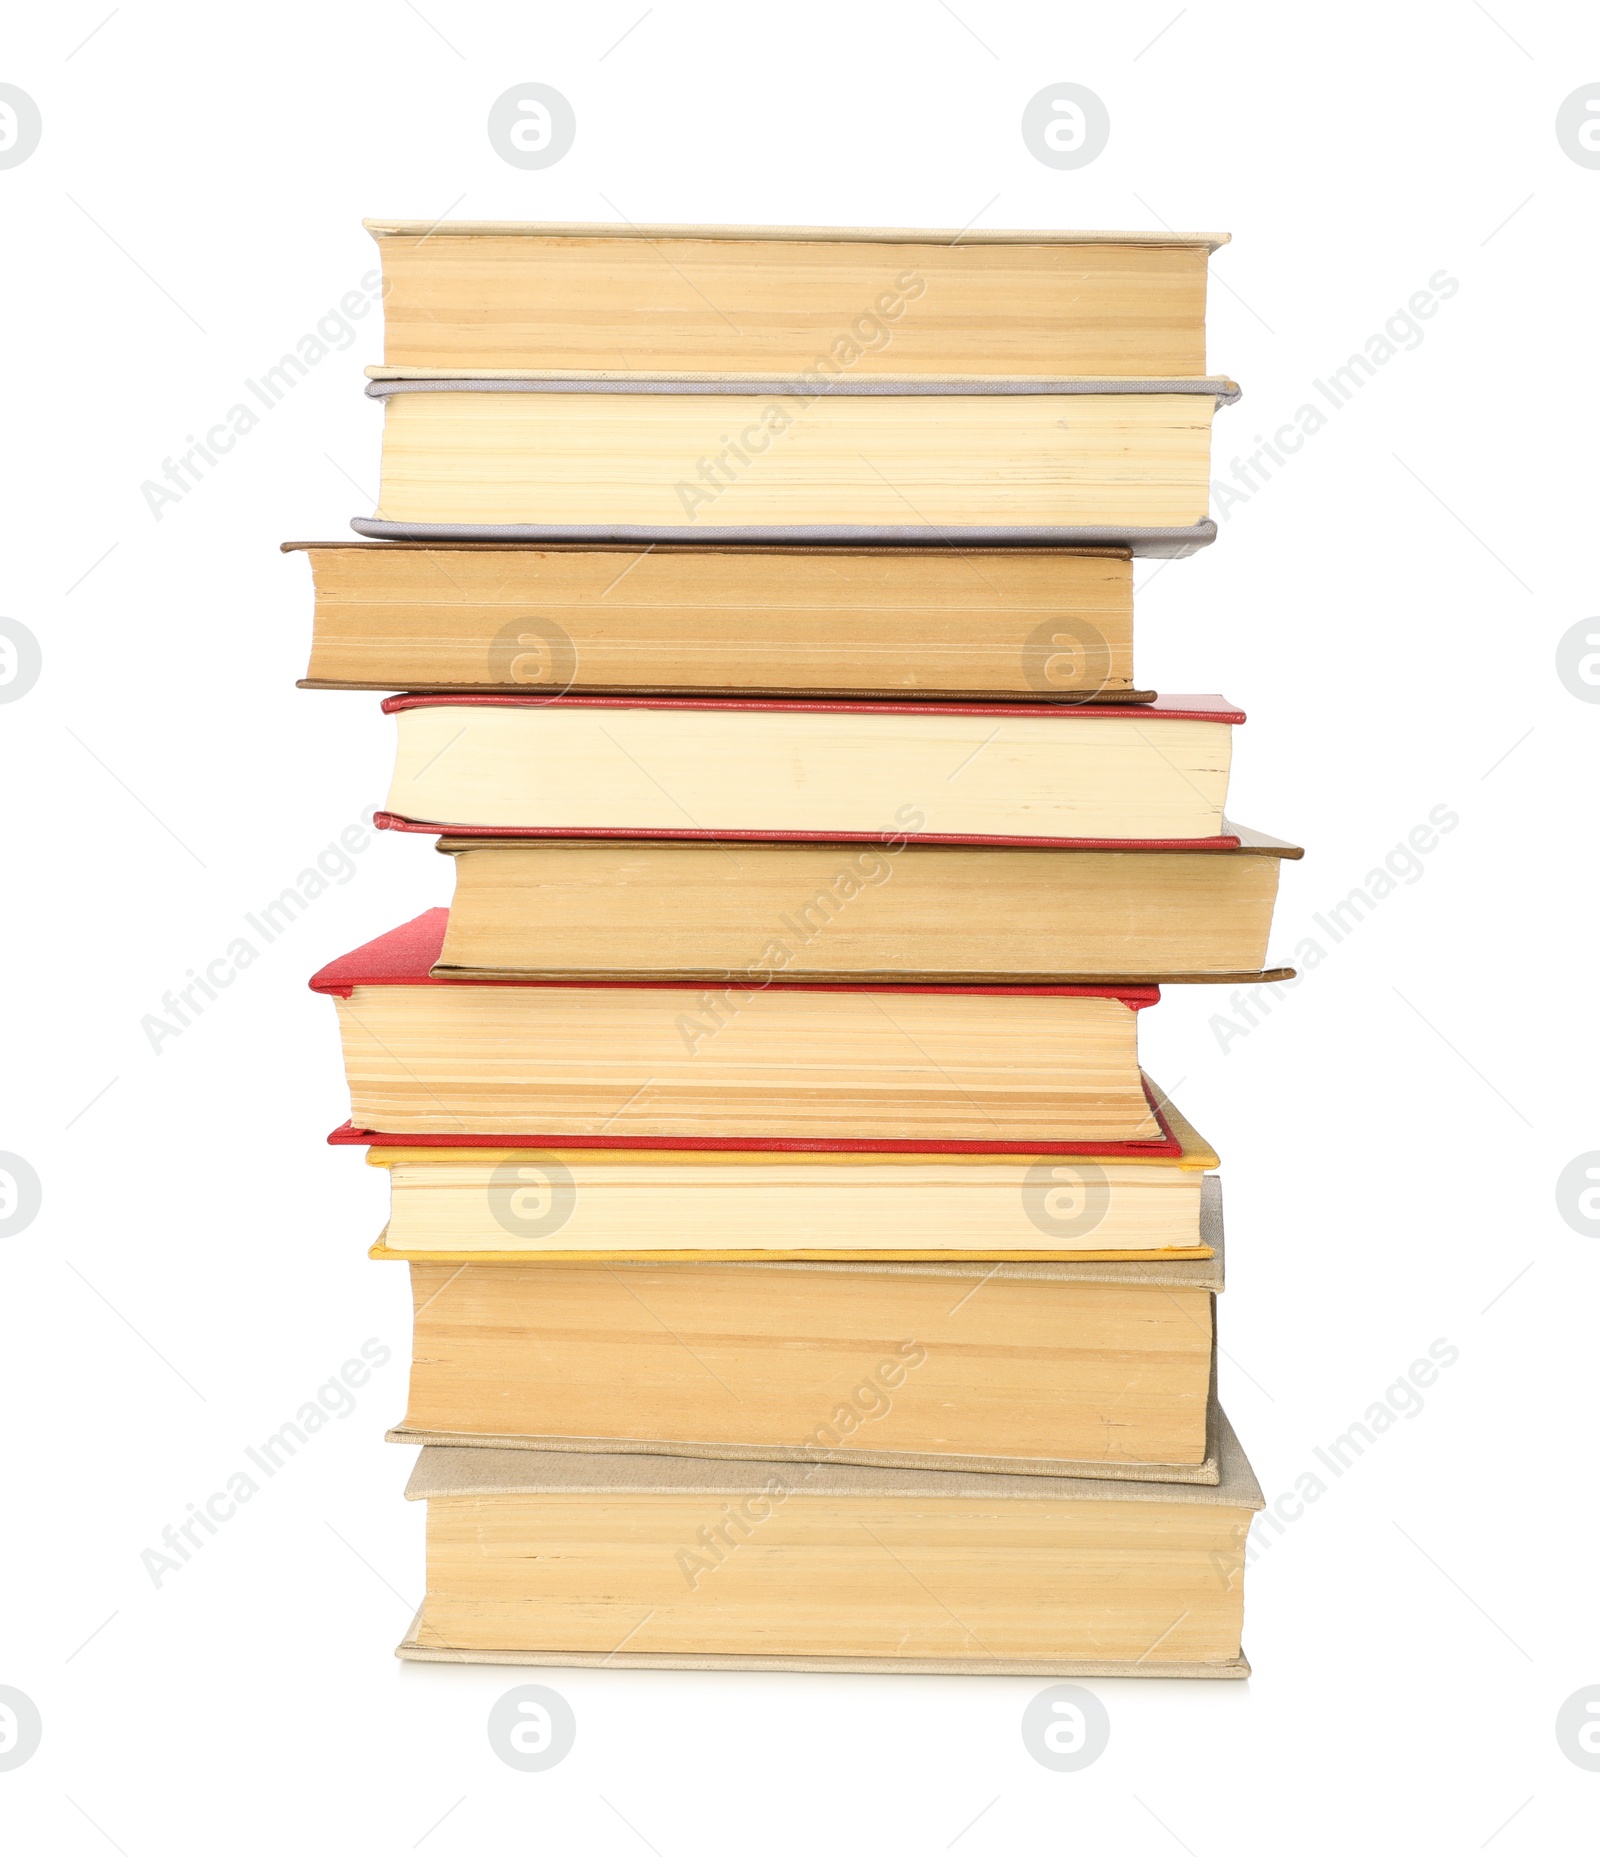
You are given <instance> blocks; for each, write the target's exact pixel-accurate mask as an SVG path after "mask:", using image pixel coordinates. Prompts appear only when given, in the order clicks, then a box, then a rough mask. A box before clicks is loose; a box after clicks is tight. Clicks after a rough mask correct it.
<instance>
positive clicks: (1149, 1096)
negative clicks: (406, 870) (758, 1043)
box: [310, 909, 1183, 1159]
mask: <svg viewBox="0 0 1600 1857" xmlns="http://www.w3.org/2000/svg"><path fill="white" fill-rule="evenodd" d="M449 916H450V912H449V910H447V909H429V910H425V911H424V912H423V914H421V915H420V916H417V917H415V918H413V920H411V921H410V922H405V923H402V924H401V926H400V927H399V928H395V929H390V931H389V932H388V934H387V935H380V936H379V937H378V938H377V940H376V941H369V942H367V943H365V944H364V945H363V946H362V947H360V948H353V949H352V950H351V951H350V953H348V954H342V955H340V956H339V957H338V959H337V960H333V961H330V962H329V963H328V965H327V966H326V967H324V968H323V969H322V970H321V972H320V973H317V974H314V975H313V976H312V979H311V983H310V984H311V988H312V991H313V992H317V993H328V994H333V995H337V996H339V997H340V998H344V999H348V998H349V997H350V994H351V992H352V991H353V990H354V989H355V988H356V987H371V986H389V987H400V986H436V987H479V986H487V987H498V986H514V987H574V986H578V987H596V986H606V987H647V988H653V989H656V990H664V991H676V992H684V991H692V992H697V993H702V992H705V991H707V989H706V988H705V987H703V986H696V987H693V988H685V987H684V984H683V982H682V981H681V980H680V981H660V980H594V979H587V978H586V979H582V980H521V979H518V980H477V979H473V980H441V979H436V978H435V977H434V975H433V972H432V968H433V964H434V962H435V961H437V960H438V958H439V950H440V948H441V947H442V946H443V944H444V931H445V924H446V923H447V922H448V920H449ZM767 985H768V986H773V987H779V988H786V989H790V990H794V991H799V992H811V993H875V992H884V991H893V992H895V993H996V994H1016V995H1020V996H1023V997H1045V998H1049V997H1052V996H1061V995H1067V996H1075V997H1080V998H1090V999H1115V1000H1120V1001H1121V1002H1122V1004H1123V1005H1125V1006H1126V1007H1128V1009H1129V1010H1130V1011H1133V1012H1138V1011H1140V1010H1141V1009H1142V1008H1143V1007H1146V1006H1153V1005H1155V1004H1156V1003H1157V1002H1158V1001H1159V1000H1160V998H1161V989H1160V988H1159V987H1134V986H1116V985H1109V986H1056V987H1051V986H1014V987H1005V986H910V987H902V986H897V987H894V988H893V989H885V988H883V987H877V986H873V985H871V984H864V983H847V982H828V983H824V984H820V985H818V984H815V983H812V982H808V981H804V980H788V981H785V980H772V981H768V982H767ZM1144 1093H1145V1099H1146V1101H1147V1102H1148V1103H1149V1104H1150V1108H1151V1112H1152V1114H1153V1115H1154V1117H1155V1120H1156V1123H1157V1125H1158V1126H1159V1127H1160V1129H1161V1138H1160V1139H1159V1140H1154V1141H1123V1142H1085V1141H1050V1142H1040V1141H1031V1142H1024V1143H1017V1142H1005V1141H800V1140H787V1139H781V1138H777V1137H770V1138H767V1137H749V1138H744V1137H740V1138H737V1139H721V1138H718V1137H713V1136H699V1135H678V1136H660V1135H460V1134H450V1135H403V1134H388V1133H384V1132H382V1131H380V1130H376V1129H358V1128H356V1127H355V1126H354V1125H353V1124H352V1123H349V1122H346V1123H345V1124H344V1125H343V1126H342V1127H341V1128H336V1129H335V1130H334V1131H333V1133H332V1134H331V1135H330V1136H329V1137H328V1140H329V1142H330V1143H332V1144H333V1145H335V1146H372V1147H387V1148H635V1149H646V1150H648V1149H659V1150H668V1149H672V1150H689V1151H700V1152H711V1153H716V1152H723V1153H777V1154H1040V1155H1051V1154H1080V1155H1095V1154H1105V1155H1117V1156H1124V1157H1127V1158H1130V1159H1138V1158H1139V1157H1140V1156H1141V1155H1144V1156H1155V1155H1169V1154H1181V1153H1182V1152H1183V1148H1182V1144H1181V1143H1180V1142H1179V1141H1178V1140H1177V1138H1176V1137H1175V1136H1174V1135H1173V1133H1172V1130H1171V1127H1170V1126H1169V1124H1168V1122H1167V1120H1166V1117H1165V1116H1164V1115H1163V1114H1162V1111H1161V1105H1160V1103H1159V1102H1158V1101H1157V1099H1156V1096H1155V1093H1154V1092H1153V1091H1152V1090H1151V1088H1150V1083H1149V1080H1148V1079H1145V1080H1144Z"/></svg>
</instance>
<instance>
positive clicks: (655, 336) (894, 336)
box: [365, 219, 1228, 381]
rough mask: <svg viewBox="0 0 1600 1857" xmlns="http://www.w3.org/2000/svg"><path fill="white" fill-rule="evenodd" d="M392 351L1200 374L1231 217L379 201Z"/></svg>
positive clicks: (511, 359)
mask: <svg viewBox="0 0 1600 1857" xmlns="http://www.w3.org/2000/svg"><path fill="white" fill-rule="evenodd" d="M365 224H366V228H367V230H368V231H369V232H370V233H371V234H372V235H373V237H374V238H375V239H376V240H377V242H378V249H379V251H380V252H381V254H382V259H383V281H384V313H385V321H386V331H385V346H384V356H383V360H384V369H385V371H394V372H400V373H402V374H403V373H406V372H411V371H415V372H417V373H419V374H428V375H432V374H437V373H439V372H441V371H444V372H449V373H476V374H482V375H486V376H487V375H494V376H513V375H516V374H519V373H525V372H526V373H535V374H548V373H552V372H555V373H562V372H569V371H570V372H575V373H602V374H614V375H636V374H749V375H754V376H759V377H762V378H767V377H770V376H771V375H773V374H778V375H791V374H804V373H805V372H806V371H807V370H808V369H811V368H818V369H819V370H821V371H822V372H824V373H826V372H827V371H828V369H829V366H830V364H831V366H832V367H833V368H835V369H840V368H842V369H848V370H849V371H850V372H852V373H855V374H865V375H879V376H883V377H895V376H905V377H908V378H914V379H917V380H922V381H927V380H936V379H941V378H961V377H968V378H973V379H1004V378H1013V379H1028V378H1040V379H1050V378H1055V377H1059V376H1078V377H1081V378H1085V379H1105V380H1121V379H1126V380H1140V381H1150V380H1168V381H1177V380H1191V379H1194V378H1196V377H1203V376H1204V375H1205V372H1206V336H1205V319H1206V262H1207V259H1208V258H1209V257H1210V254H1211V253H1212V252H1213V251H1215V250H1216V249H1217V248H1218V246H1220V245H1225V244H1226V243H1227V242H1228V234H1227V233H1225V232H975V231H970V230H969V231H964V232H933V231H893V230H887V231H886V230H882V229H876V228H866V229H850V230H841V229H835V228H819V227H793V226H719V227H715V228H712V227H707V226H614V225H604V226H602V225H518V224H514V223H505V222H498V221H485V220H465V221H452V222H447V223H444V224H440V223H438V222H435V223H432V224H429V223H428V222H426V221H421V220H409V219H369V220H367V221H366V222H365Z"/></svg>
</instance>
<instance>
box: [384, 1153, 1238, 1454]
mask: <svg viewBox="0 0 1600 1857" xmlns="http://www.w3.org/2000/svg"><path fill="white" fill-rule="evenodd" d="M577 1192H578V1193H580V1194H581V1192H582V1187H581V1185H580V1186H578V1187H577ZM1204 1202H1205V1203H1204V1212H1203V1215H1202V1218H1203V1228H1204V1230H1205V1233H1206V1236H1207V1237H1208V1238H1209V1239H1210V1241H1211V1243H1210V1247H1209V1248H1210V1249H1211V1250H1212V1256H1211V1257H1210V1258H1209V1259H1204V1260H1201V1259H1194V1260H1187V1259H1185V1260H1176V1261H1168V1260H1161V1259H1144V1260H1141V1261H1139V1262H1128V1263H1084V1262H1072V1263H1026V1264H1013V1263H987V1262H974V1263H969V1264H966V1265H962V1264H956V1263H949V1262H926V1261H916V1262H899V1263H888V1264H884V1263H828V1264H822V1263H817V1264H795V1263H775V1262H771V1263H759V1264H752V1263H733V1262H727V1261H723V1260H720V1259H718V1260H707V1261H705V1262H701V1263H694V1264H678V1263H659V1264H651V1265H643V1264H614V1263H610V1262H604V1261H600V1260H590V1261H587V1262H585V1263H582V1264H566V1263H550V1262H546V1261H543V1260H541V1261H538V1262H519V1261H517V1260H515V1259H509V1258H508V1259H504V1260H496V1261H492V1262H477V1263H465V1264H462V1263H457V1262H455V1261H453V1260H451V1261H447V1262H439V1263H431V1264H430V1263H413V1264H412V1266H411V1290H412V1300H413V1304H414V1309H415V1322H414V1329H413V1343H412V1352H413V1359H412V1367H411V1390H410V1398H409V1402H408V1404H407V1407H406V1416H405V1420H404V1422H403V1423H402V1424H401V1425H400V1426H399V1427H398V1428H397V1429H396V1430H394V1431H393V1432H391V1433H390V1437H391V1438H392V1439H393V1440H395V1441H397V1442H399V1443H403V1444H452V1445H493V1446H498V1447H502V1448H522V1449H539V1450H566V1451H620V1452H648V1453H656V1452H661V1453H665V1454H667V1455H670V1456H688V1457H751V1458H764V1459H775V1460H777V1459H781V1460H796V1461H801V1460H815V1459H819V1458H821V1459H826V1460H828V1461H831V1462H838V1463H866V1464H903V1465H907V1466H910V1467H912V1468H918V1467H920V1468H923V1469H943V1470H998V1471H1009V1472H1013V1473H1019V1474H1029V1475H1037V1476H1100V1477H1118V1478H1120V1477H1140V1478H1144V1479H1146V1480H1152V1481H1163V1482H1198V1483H1207V1482H1210V1483H1214V1482H1215V1481H1216V1480H1217V1475H1218V1469H1217V1459H1216V1452H1215V1443H1216V1441H1215V1439H1214V1438H1208V1436H1207V1419H1206V1415H1207V1408H1208V1404H1209V1400H1210V1394H1211V1383H1212V1344H1213V1336H1214V1332H1215V1324H1214V1314H1213V1309H1214V1303H1213V1299H1214V1297H1215V1295H1216V1293H1217V1292H1218V1291H1219V1290H1220V1289H1221V1288H1222V1283H1223V1277H1222V1217H1221V1189H1220V1186H1219V1184H1218V1183H1217V1182H1216V1181H1214V1180H1213V1181H1211V1182H1209V1183H1208V1185H1207V1189H1206V1192H1205V1195H1204ZM641 1388H648V1389H649V1392H648V1397H645V1398H641V1397H640V1389H641Z"/></svg>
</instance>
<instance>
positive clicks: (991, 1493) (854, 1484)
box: [396, 1409, 1265, 1678]
mask: <svg viewBox="0 0 1600 1857" xmlns="http://www.w3.org/2000/svg"><path fill="white" fill-rule="evenodd" d="M1215 1425H1216V1434H1217V1445H1218V1458H1219V1464H1220V1476H1219V1479H1218V1481H1217V1482H1216V1483H1215V1484H1212V1485H1197V1484H1178V1483H1116V1482H1110V1481H1104V1480H1098V1479H1090V1478H1072V1477H1057V1478H1039V1477H1019V1476H998V1475H993V1474H989V1473H982V1472H949V1471H933V1470H900V1469H887V1468H869V1467H866V1466H862V1465H856V1464H838V1463H834V1464H824V1465H820V1466H817V1467H816V1468H815V1469H814V1470H813V1471H812V1472H811V1474H810V1475H808V1477H807V1478H806V1483H805V1491H806V1494H807V1495H808V1496H818V1497H872V1498H882V1499H888V1500H890V1501H893V1500H897V1499H899V1500H905V1501H908V1502H913V1503H915V1502H917V1501H919V1500H922V1501H940V1500H945V1499H951V1498H954V1499H957V1500H962V1499H971V1500H977V1501H999V1502H1010V1501H1018V1502H1028V1503H1038V1502H1063V1503H1114V1504H1118V1505H1124V1506H1125V1505H1138V1504H1142V1503H1151V1504H1158V1505H1164V1506H1168V1507H1171V1506H1174V1505H1179V1506H1189V1505H1205V1506H1209V1507H1215V1508H1219V1509H1234V1510H1238V1511H1240V1512H1242V1513H1243V1514H1244V1515H1245V1516H1248V1515H1249V1514H1251V1513H1253V1512H1254V1511H1256V1510H1259V1509H1261V1508H1263V1507H1264V1506H1265V1504H1264V1502H1263V1498H1262V1495H1261V1489H1260V1486H1259V1484H1258V1483H1257V1482H1256V1478H1255V1474H1254V1472H1253V1471H1252V1470H1251V1468H1250V1464H1249V1462H1248V1460H1247V1459H1246V1457H1245V1454H1244V1450H1243V1447H1242V1446H1241V1445H1240V1443H1239V1440H1238V1438H1237V1437H1236V1436H1235V1435H1234V1431H1233V1427H1232V1426H1231V1425H1230V1424H1229V1422H1228V1419H1227V1417H1226V1415H1225V1414H1224V1413H1223V1412H1222V1411H1221V1410H1220V1409H1218V1411H1217V1413H1216V1417H1215ZM792 1474H793V1472H792V1467H791V1466H786V1465H783V1464H777V1463H771V1462H767V1463H751V1462H718V1463H713V1462H708V1461H706V1460H703V1459H696V1458H681V1457H651V1456H630V1457H613V1456H585V1455H579V1454H567V1453H559V1452H548V1453H547V1452H532V1451H496V1450H453V1449H447V1448H440V1447H430V1448H429V1449H426V1450H424V1451H423V1452H422V1454H421V1456H420V1457H419V1458H418V1460H417V1464H416V1468H415V1469H414V1470H413V1472H412V1475H411V1478H410V1481H409V1482H408V1484H407V1485H406V1496H407V1499H408V1500H410V1501H413V1502H421V1501H429V1500H431V1499H435V1498H444V1499H448V1498H451V1497H494V1496H508V1497H510V1496H527V1495H548V1496H551V1497H552V1498H556V1499H560V1498H562V1497H570V1496H574V1495H583V1494H594V1495H602V1496H614V1497H638V1498H641V1499H643V1498H648V1497H650V1496H653V1495H662V1496H666V1497H683V1496H695V1497H699V1496H704V1497H706V1498H708V1499H726V1498H729V1497H750V1496H753V1495H756V1494H758V1493H759V1492H761V1491H763V1490H765V1489H767V1488H768V1487H769V1485H770V1482H771V1480H772V1479H774V1478H777V1479H782V1480H787V1479H788V1478H789V1477H792ZM802 1500H803V1498H802ZM425 1611H426V1606H424V1608H423V1611H420V1612H419V1613H418V1615H417V1618H416V1619H415V1620H414V1621H413V1623H412V1627H411V1630H410V1631H409V1632H408V1633H407V1635H406V1637H405V1638H404V1639H403V1640H402V1641H401V1643H400V1644H399V1645H398V1646H397V1647H396V1655H397V1656H399V1657H402V1658H406V1659H408V1660H412V1661H417V1662H430V1663H491V1664H525V1665H536V1666H545V1667H562V1666H568V1667H583V1668H605V1667H607V1666H612V1667H616V1668H619V1669H645V1670H650V1669H656V1670H661V1669H665V1670H804V1671H812V1670H816V1671H844V1672H866V1673H879V1674H894V1675H924V1674H936V1675H973V1676H1148V1677H1213V1678H1217V1677H1224V1678H1239V1677H1246V1676H1248V1675H1249V1674H1250V1666H1249V1663H1248V1661H1247V1660H1246V1658H1245V1656H1244V1654H1243V1652H1242V1651H1240V1652H1239V1654H1238V1655H1237V1656H1233V1657H1228V1658H1225V1659H1222V1660H1219V1661H1216V1662H1182V1661H1178V1660H1169V1661H1164V1662H1158V1661H1152V1660H1151V1658H1150V1657H1149V1656H1148V1654H1146V1655H1145V1656H1141V1657H1138V1658H1132V1659H1107V1658H1058V1657H1040V1658H1030V1657H1017V1656H1006V1655H1002V1656H996V1657H932V1658H928V1657H904V1658H901V1657H883V1656H876V1655H874V1656H820V1657H818V1656H793V1655H784V1654H766V1653H759V1652H758V1653H750V1654H742V1653H738V1654H736V1653H688V1652H685V1653H673V1652H648V1651H639V1650H635V1649H632V1648H630V1647H629V1645H628V1644H626V1643H624V1644H623V1645H621V1646H620V1647H619V1648H618V1649H616V1650H613V1651H608V1652H599V1651H571V1650H554V1651H538V1650H532V1651H530V1650H482V1649H471V1650H461V1649H453V1648H451V1647H449V1646H441V1645H437V1644H427V1643H424V1642H423V1641H422V1639H421V1636H420V1633H421V1631H422V1629H423V1616H424V1613H425Z"/></svg>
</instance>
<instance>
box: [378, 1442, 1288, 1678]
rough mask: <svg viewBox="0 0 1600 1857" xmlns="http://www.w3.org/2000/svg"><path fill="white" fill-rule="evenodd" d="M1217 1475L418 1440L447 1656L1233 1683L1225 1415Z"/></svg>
mask: <svg viewBox="0 0 1600 1857" xmlns="http://www.w3.org/2000/svg"><path fill="white" fill-rule="evenodd" d="M1215 1425H1216V1434H1217V1448H1218V1470H1219V1475H1218V1480H1217V1482H1216V1483H1214V1484H1200V1483H1140V1482H1133V1481H1128V1482H1116V1481H1112V1480H1108V1479H1100V1478H1083V1477H1035V1476H1003V1475H997V1474H995V1473H993V1472H979V1471H941V1470H906V1469H889V1468H881V1467H869V1466H866V1465H861V1464H841V1463H806V1464H796V1463H784V1462H773V1461H766V1462H759V1461H755V1462H752V1461H744V1460H737V1459H721V1460H712V1459H696V1458H684V1457H663V1456H651V1455H639V1456H618V1455H611V1454H604V1455H584V1454H581V1453H575V1452H565V1451H508V1450H460V1449H450V1448H447V1447H438V1446H433V1447H430V1448H428V1449H427V1450H424V1451H423V1452H422V1454H421V1456H420V1457H419V1458H418V1460H417V1467H416V1469H415V1470H414V1471H413V1472H412V1476H411V1481H410V1483H409V1485H408V1486H407V1490H406V1494H407V1495H408V1496H409V1497H410V1498H411V1499H412V1500H413V1501H425V1502H426V1503H427V1505H428V1526H427V1544H428V1546H427V1552H428V1576H427V1580H428V1584H427V1597H426V1599H425V1600H424V1601H423V1604H422V1609H421V1611H420V1612H419V1613H418V1615H417V1618H416V1620H415V1622H414V1623H413V1625H412V1628H411V1631H410V1632H409V1633H408V1634H407V1636H406V1638H405V1640H404V1641H403V1642H402V1643H401V1645H400V1646H399V1654H400V1656H402V1657H408V1658H415V1659H419V1660H424V1661H434V1662H443V1663H525V1664H547V1665H563V1664H568V1665H571V1664H577V1665H584V1664H592V1665H597V1666H622V1667H624V1668H637V1669H651V1668H658V1669H659V1668H665V1669H712V1670H715V1669H735V1670H739V1669H746V1670H748V1669H757V1670H764V1669H777V1670H785V1669H788V1670H868V1671H880V1672H903V1673H906V1674H916V1673H918V1672H953V1673H961V1674H969V1675H992V1676H1002V1675H1005V1676H1045V1675H1060V1676H1172V1677H1177V1676H1183V1677H1244V1676H1248V1675H1249V1673H1250V1666H1249V1664H1248V1663H1247V1662H1246V1661H1245V1658H1244V1655H1243V1652H1242V1650H1241V1647H1240V1641H1239V1640H1240V1632H1241V1627H1242V1622H1243V1613H1244V1557H1245V1542H1246V1538H1247V1536H1248V1534H1249V1530H1250V1520H1251V1517H1252V1515H1253V1514H1254V1512H1255V1511H1256V1510H1258V1509H1260V1508H1261V1507H1262V1506H1263V1504H1262V1498H1261V1491H1260V1488H1259V1487H1258V1485H1257V1483H1256V1480H1255V1477H1254V1476H1253V1475H1252V1474H1251V1470H1250V1466H1249V1464H1248V1463H1247V1462H1246V1460H1245V1455H1244V1452H1243V1451H1242V1450H1241V1449H1240V1447H1239V1442H1238V1440H1237V1439H1236V1438H1235V1437H1234V1435H1233V1430H1232V1428H1231V1427H1230V1426H1229V1424H1228V1422H1227V1419H1226V1418H1225V1417H1223V1416H1222V1414H1220V1413H1219V1414H1218V1415H1217V1417H1216V1420H1215Z"/></svg>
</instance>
